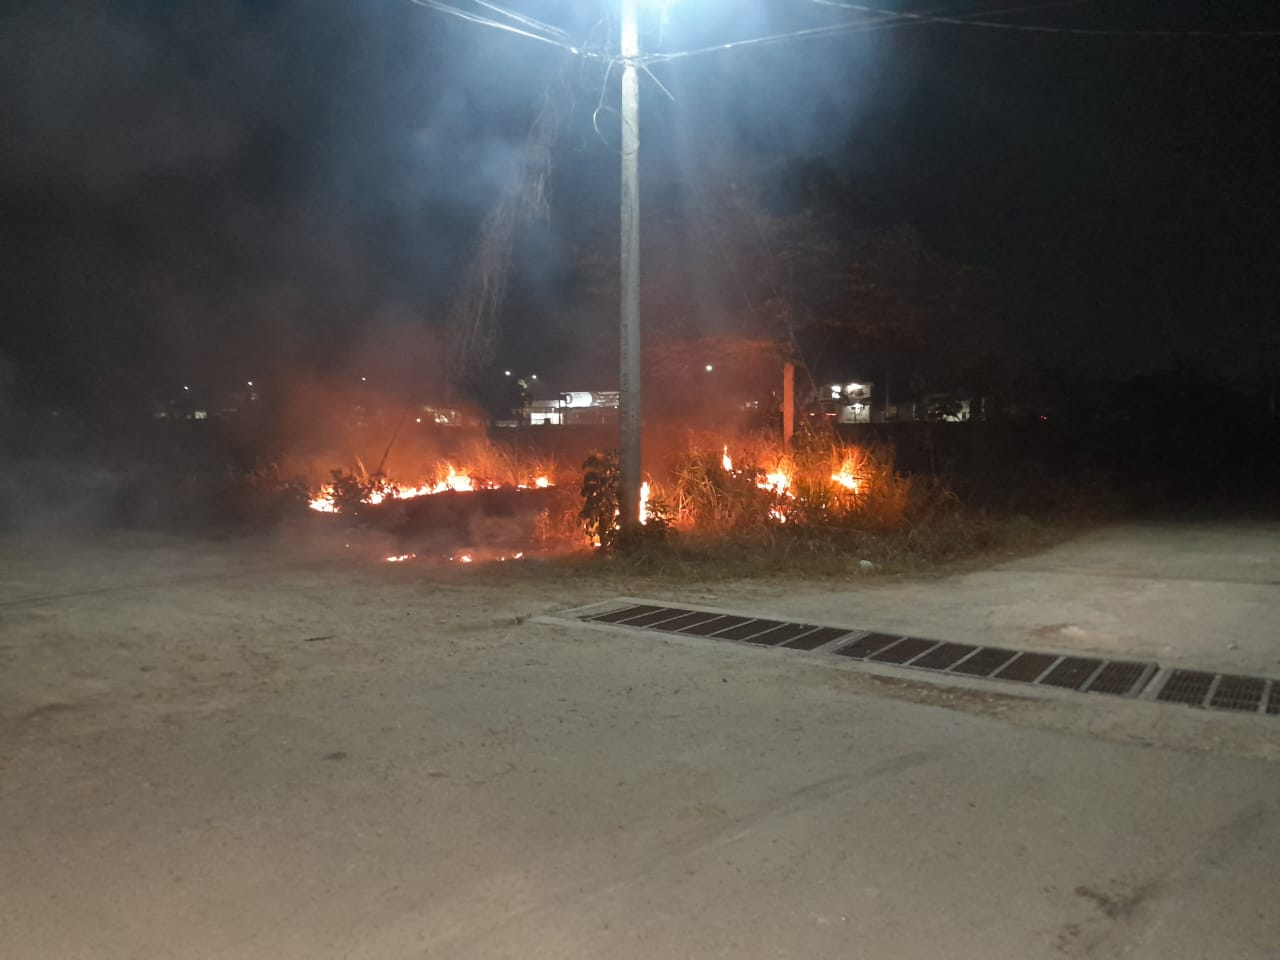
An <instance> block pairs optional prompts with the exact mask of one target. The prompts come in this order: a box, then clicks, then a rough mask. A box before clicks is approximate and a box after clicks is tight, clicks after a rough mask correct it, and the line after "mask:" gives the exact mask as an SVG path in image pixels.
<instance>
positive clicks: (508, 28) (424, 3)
mask: <svg viewBox="0 0 1280 960" xmlns="http://www.w3.org/2000/svg"><path fill="white" fill-rule="evenodd" d="M409 2H410V3H413V4H416V5H417V6H419V7H426V8H427V9H428V10H438V11H439V12H440V13H447V14H450V15H451V16H455V17H459V18H460V19H463V20H466V21H468V22H470V23H477V24H480V25H481V26H485V27H493V28H494V29H495V30H502V31H504V32H506V33H514V34H515V35H517V36H520V37H528V38H529V39H530V40H538V41H540V42H542V43H546V44H549V45H551V46H553V47H559V48H560V49H562V50H567V51H568V52H569V53H572V54H573V55H574V56H593V54H590V53H588V52H586V51H583V50H580V49H579V48H578V47H575V46H574V45H573V44H571V43H565V42H564V41H563V40H558V39H556V38H555V37H548V36H544V35H543V34H540V33H533V32H532V31H530V30H522V29H521V28H519V27H516V26H512V25H511V24H509V23H503V22H501V21H500V20H491V19H489V18H488V17H482V16H480V15H479V14H475V13H469V12H468V11H466V10H460V9H458V8H457V7H455V6H452V5H451V4H448V3H442V2H441V0H409Z"/></svg>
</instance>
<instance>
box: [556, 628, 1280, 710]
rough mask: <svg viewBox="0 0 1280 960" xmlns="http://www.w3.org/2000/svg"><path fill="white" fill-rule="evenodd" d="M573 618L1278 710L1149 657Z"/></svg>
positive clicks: (1247, 688)
mask: <svg viewBox="0 0 1280 960" xmlns="http://www.w3.org/2000/svg"><path fill="white" fill-rule="evenodd" d="M578 619H580V620H584V621H587V622H591V623H601V624H609V625H611V626H618V627H633V628H636V629H640V630H648V631H653V632H658V633H672V634H680V635H683V636H692V637H707V638H709V639H713V640H731V641H735V642H738V643H750V644H755V645H757V646H768V647H782V648H784V649H787V650H804V651H815V650H821V651H825V652H829V653H834V654H836V655H837V656H841V657H849V658H850V659H852V660H865V661H867V662H868V663H883V664H891V665H893V666H901V667H908V668H910V669H915V670H927V671H930V672H933V673H945V674H950V675H953V676H966V677H983V678H989V679H992V680H1003V681H1006V682H1010V683H1023V684H1028V685H1031V686H1048V687H1058V688H1061V689H1064V690H1075V691H1078V692H1081V693H1101V694H1106V695H1109V696H1115V697H1138V696H1144V697H1145V698H1152V699H1155V700H1160V701H1163V702H1165V703H1183V704H1188V705H1190V706H1195V707H1204V708H1207V709H1211V710H1224V711H1231V712H1235V713H1258V714H1264V715H1270V716H1280V680H1269V679H1267V678H1265V677H1240V676H1229V675H1223V674H1216V673H1207V672H1204V671H1200V670H1172V671H1169V672H1168V674H1167V676H1163V678H1162V679H1161V680H1160V681H1159V682H1158V684H1157V685H1153V684H1154V682H1155V680H1156V678H1157V677H1158V676H1160V670H1159V667H1158V665H1157V664H1155V663H1152V662H1149V661H1135V660H1109V659H1103V658H1099V657H1069V656H1061V655H1059V654H1053V653H1040V652H1037V651H1024V650H1009V649H1006V648H1004V647H987V646H978V645H976V644H968V643H949V642H946V641H942V640H927V639H924V638H923V637H909V636H904V635H902V634H895V633H877V632H873V631H868V630H856V629H846V628H843V627H829V626H822V625H820V624H812V623H795V622H792V621H785V620H769V619H765V618H761V617H748V616H739V615H735V614H726V613H713V612H710V611H706V610H690V609H689V608H687V607H671V606H664V605H661V604H655V603H625V604H624V605H622V606H618V607H615V608H614V609H611V610H607V611H606V612H604V613H594V612H593V613H582V614H579V615H578ZM1148 688H1150V689H1148ZM1153 694H1154V696H1153Z"/></svg>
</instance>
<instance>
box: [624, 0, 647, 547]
mask: <svg viewBox="0 0 1280 960" xmlns="http://www.w3.org/2000/svg"><path fill="white" fill-rule="evenodd" d="M636 4H637V0H622V37H621V40H622V44H621V54H622V210H621V213H622V275H621V286H620V290H621V295H622V304H621V312H620V316H619V328H620V329H619V334H620V337H621V343H620V348H621V349H620V355H621V371H620V377H619V382H618V387H619V394H618V423H619V432H620V437H619V449H618V467H619V477H618V488H619V489H618V497H619V505H620V510H621V513H620V515H619V518H618V519H619V522H620V524H621V526H622V529H623V531H624V532H625V531H627V530H631V529H634V528H635V527H636V526H637V525H638V524H639V523H640V521H641V520H642V519H643V518H642V517H641V516H640V484H641V482H642V477H641V457H640V183H639V168H640V76H639V73H638V72H637V68H636V64H635V59H636V58H637V57H638V56H639V55H640V32H639V28H638V26H637V23H636Z"/></svg>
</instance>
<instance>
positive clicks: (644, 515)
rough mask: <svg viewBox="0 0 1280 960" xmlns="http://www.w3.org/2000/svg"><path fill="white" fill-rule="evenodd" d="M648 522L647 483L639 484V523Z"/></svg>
mask: <svg viewBox="0 0 1280 960" xmlns="http://www.w3.org/2000/svg"><path fill="white" fill-rule="evenodd" d="M648 522H649V481H648V480H646V481H644V483H642V484H640V523H641V525H643V524H646V523H648Z"/></svg>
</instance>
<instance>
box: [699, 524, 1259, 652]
mask: <svg viewBox="0 0 1280 960" xmlns="http://www.w3.org/2000/svg"><path fill="white" fill-rule="evenodd" d="M702 592H704V593H705V592H706V591H702ZM714 592H715V594H716V595H717V599H718V601H719V603H720V605H721V606H732V607H733V609H735V610H738V609H742V608H743V607H744V605H746V606H747V607H749V608H750V609H751V610H755V609H760V610H761V611H762V612H763V611H769V612H771V613H772V614H774V615H781V616H789V617H797V618H801V619H804V618H809V619H810V620H816V621H818V622H830V623H834V624H848V625H851V626H859V627H866V628H869V629H876V630H901V631H902V632H904V633H909V634H914V635H916V636H924V637H936V638H938V639H940V640H955V641H959V642H964V643H987V644H997V645H1004V646H1012V647H1020V648H1021V647H1025V648H1031V649H1040V650H1047V651H1050V652H1057V653H1077V652H1081V651H1086V652H1091V653H1098V654H1104V655H1106V654H1123V655H1126V656H1133V657H1142V658H1147V659H1153V660H1158V661H1161V662H1162V663H1165V664H1170V665H1177V666H1186V667H1199V668H1203V669H1211V670H1220V671H1227V672H1232V671H1235V672H1244V673H1260V674H1264V675H1267V676H1277V677H1280V524H1277V523H1274V522H1266V523H1263V522H1256V523H1191V522H1187V523H1162V524H1156V523H1152V524H1143V525H1127V526H1116V527H1109V528H1105V529H1102V530H1098V531H1096V532H1094V533H1091V534H1089V535H1087V536H1083V537H1080V538H1079V539H1076V540H1073V541H1070V542H1069V543H1065V544H1063V545H1061V546H1059V547H1056V548H1054V549H1052V550H1049V551H1046V552H1044V553H1041V554H1038V555H1036V556H1032V557H1027V558H1024V559H1020V560H1016V561H1013V562H1010V563H1005V564H999V565H997V566H994V567H992V568H990V569H986V570H981V571H977V572H974V573H970V574H966V575H963V576H957V577H948V578H945V579H942V580H936V581H913V582H906V583H898V584H885V583H882V582H880V581H878V580H875V579H871V580H867V581H863V582H851V583H849V584H848V585H847V586H845V587H844V588H842V589H834V590H833V589H830V588H826V589H802V590H799V591H793V590H791V589H789V588H773V589H770V588H768V587H765V588H763V589H762V588H761V587H760V586H759V585H756V584H750V585H747V584H742V585H726V586H724V587H717V588H714ZM685 595H686V596H687V595H688V593H687V592H686V594H685Z"/></svg>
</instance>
